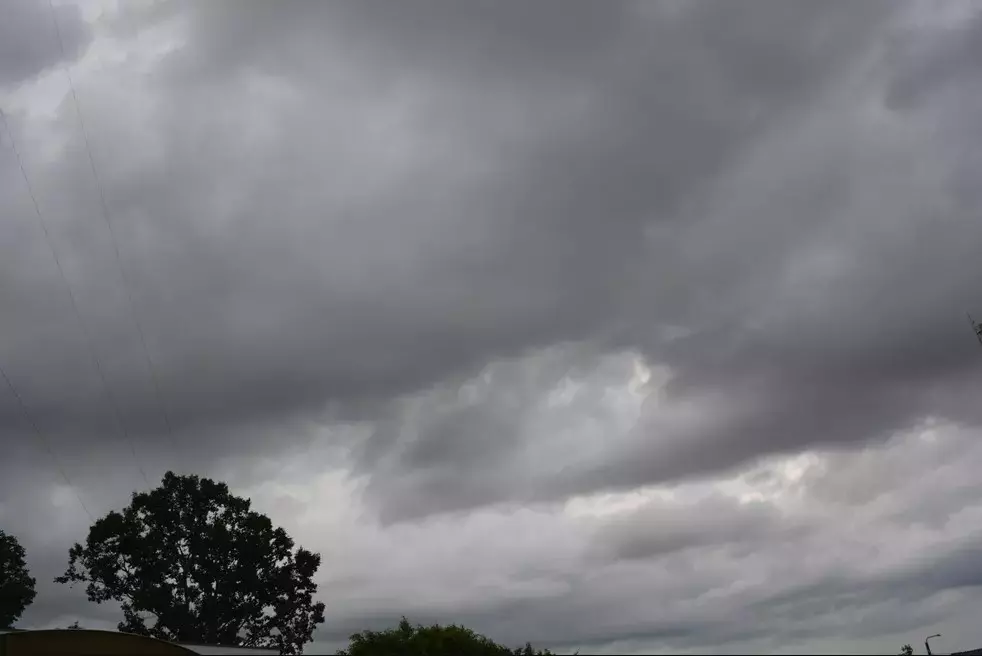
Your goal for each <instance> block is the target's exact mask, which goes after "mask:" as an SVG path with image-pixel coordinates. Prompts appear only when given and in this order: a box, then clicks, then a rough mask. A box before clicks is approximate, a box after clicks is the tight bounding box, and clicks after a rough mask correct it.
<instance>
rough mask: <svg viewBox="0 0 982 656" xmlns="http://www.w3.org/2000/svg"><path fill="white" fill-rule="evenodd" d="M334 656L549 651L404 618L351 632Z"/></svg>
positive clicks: (544, 655)
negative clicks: (510, 645) (512, 646)
mask: <svg viewBox="0 0 982 656" xmlns="http://www.w3.org/2000/svg"><path fill="white" fill-rule="evenodd" d="M337 656H551V652H550V651H549V650H544V651H540V650H536V649H533V648H532V646H531V645H529V644H527V643H526V645H525V646H524V647H519V648H517V649H509V648H508V647H505V646H503V645H499V644H497V643H495V642H493V641H492V640H490V639H488V638H485V637H484V636H482V635H480V634H477V633H474V632H473V631H471V630H470V629H467V628H464V627H462V626H457V625H453V624H451V625H450V626H440V625H439V624H434V625H433V626H422V625H416V626H413V625H411V624H410V623H409V620H407V619H406V618H405V617H403V618H402V621H401V622H399V626H397V627H395V628H393V629H387V630H385V631H362V632H361V633H356V634H354V635H353V636H351V643H350V644H349V645H348V648H347V649H344V650H341V651H339V652H338V654H337Z"/></svg>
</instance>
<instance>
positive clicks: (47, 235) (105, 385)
mask: <svg viewBox="0 0 982 656" xmlns="http://www.w3.org/2000/svg"><path fill="white" fill-rule="evenodd" d="M0 120H2V121H3V127H4V131H5V132H6V133H7V136H8V137H9V139H10V149H11V150H12V151H13V153H14V157H15V158H16V160H17V166H18V167H19V168H20V173H21V176H23V178H24V185H25V187H26V188H27V193H28V194H29V195H30V197H31V203H33V205H34V215H35V216H36V217H37V219H38V223H40V225H41V230H42V231H43V232H44V240H45V242H47V244H48V250H49V251H50V252H51V258H52V259H53V260H54V261H55V266H57V267H58V273H59V275H60V276H61V280H62V282H63V283H64V284H65V290H66V291H67V292H68V298H69V300H70V301H71V303H72V310H74V312H75V319H76V320H77V321H78V325H79V328H80V329H81V331H82V335H83V337H84V338H85V343H86V346H87V348H88V351H89V356H90V357H91V358H92V363H93V364H94V365H95V368H96V371H97V372H98V373H99V379H100V380H101V381H102V391H103V394H104V396H105V397H106V402H107V403H108V404H109V407H110V408H111V409H112V412H113V416H114V417H115V420H116V425H117V426H118V427H119V430H120V432H121V433H122V435H123V438H124V439H125V440H126V441H127V443H128V444H129V447H130V452H131V453H132V454H133V460H134V461H136V466H137V469H139V470H140V476H142V477H143V480H144V482H145V483H146V484H147V487H150V480H149V479H148V478H147V473H146V471H144V469H143V465H141V464H140V458H139V456H137V454H136V447H135V446H134V445H133V439H132V438H131V437H130V434H129V431H127V430H126V425H125V424H124V423H123V418H122V415H121V414H120V412H119V406H118V405H117V404H116V400H115V399H114V398H113V395H112V390H111V389H110V388H109V381H108V379H107V378H106V372H105V371H104V370H103V368H102V362H100V361H99V354H98V353H96V349H95V345H94V344H93V342H92V335H91V334H90V332H89V329H88V326H87V325H86V323H85V319H84V318H83V317H82V312H81V311H80V310H79V308H78V301H77V300H76V299H75V291H74V290H73V289H72V284H71V283H70V282H69V281H68V276H67V275H66V274H65V268H64V267H63V266H62V264H61V259H60V258H59V257H58V250H57V249H56V248H55V245H54V240H52V238H51V232H50V231H49V230H48V223H47V221H45V220H44V215H43V214H41V206H40V205H39V204H38V200H37V195H36V194H35V193H34V186H33V185H32V184H31V179H30V178H29V177H28V175H27V169H26V168H25V167H24V160H23V159H22V158H21V155H20V149H19V148H17V140H16V139H15V138H14V132H13V130H11V129H10V123H9V122H8V121H7V115H6V114H4V112H3V110H0Z"/></svg>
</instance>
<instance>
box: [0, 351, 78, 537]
mask: <svg viewBox="0 0 982 656" xmlns="http://www.w3.org/2000/svg"><path fill="white" fill-rule="evenodd" d="M0 377H2V378H3V382H5V383H6V384H7V388H8V389H9V390H10V393H11V394H12V395H13V396H14V398H15V399H16V400H17V405H18V406H20V409H21V412H23V413H24V416H25V417H26V418H27V421H28V423H29V424H30V425H31V428H33V429H34V435H35V436H36V437H37V439H38V442H40V443H41V446H42V447H43V448H44V450H45V451H47V452H48V455H49V456H51V460H53V461H54V463H55V467H57V468H58V473H59V474H61V477H62V479H64V481H65V484H66V485H67V486H68V487H69V489H71V491H72V492H73V493H74V494H75V498H76V499H78V505H80V506H82V510H84V511H85V514H86V515H88V516H89V521H91V522H95V517H93V516H92V513H91V512H89V508H88V506H86V505H85V502H84V501H82V496H81V495H80V494H79V493H78V488H76V487H75V486H74V485H73V484H72V479H70V478H68V474H67V473H66V472H65V468H64V466H62V464H61V460H59V459H58V456H57V455H56V454H55V451H54V449H52V448H51V444H50V443H49V442H48V440H47V439H46V438H45V437H44V433H43V432H41V427H40V426H39V425H38V422H37V420H36V419H35V417H34V413H33V412H31V409H30V408H28V407H27V404H26V403H24V399H23V397H21V395H20V392H18V391H17V388H16V387H14V382H13V381H12V380H10V376H8V375H7V371H6V370H5V369H4V368H3V365H0Z"/></svg>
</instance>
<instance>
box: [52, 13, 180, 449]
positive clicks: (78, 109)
mask: <svg viewBox="0 0 982 656" xmlns="http://www.w3.org/2000/svg"><path fill="white" fill-rule="evenodd" d="M48 9H49V10H50V13H51V22H52V24H53V25H54V28H55V34H56V35H57V36H58V46H59V47H60V48H61V55H62V59H63V60H65V61H68V55H67V52H66V50H65V40H64V38H63V36H62V34H61V26H60V25H59V24H58V17H57V15H56V13H55V7H54V3H53V2H52V1H51V0H48ZM65 77H66V78H68V88H69V90H70V91H71V94H72V101H73V103H74V105H75V115H76V116H77V118H78V125H79V131H80V132H81V134H82V141H83V143H84V145H85V152H86V154H87V155H88V159H89V168H90V170H91V171H92V177H93V179H94V180H95V184H96V187H97V189H98V191H99V204H100V206H101V208H102V218H103V219H104V220H105V224H106V228H107V229H108V231H109V237H110V240H111V241H112V245H113V251H114V252H115V254H116V266H117V269H118V271H119V277H120V281H121V282H122V285H123V289H124V290H125V292H126V303H127V306H128V308H129V312H130V318H131V319H132V321H133V325H134V326H135V328H136V332H137V335H138V336H139V339H140V346H141V347H142V349H143V355H144V360H145V361H146V365H147V372H148V373H149V375H150V380H151V383H152V385H153V393H154V397H155V399H156V401H157V405H158V407H159V408H160V412H161V416H162V418H163V421H164V427H165V428H166V429H167V435H168V437H169V438H170V441H171V446H172V447H173V448H174V450H175V455H176V454H177V444H176V442H175V440H174V430H173V425H172V422H171V419H170V413H169V412H168V410H167V404H166V403H165V402H164V396H163V393H162V392H161V387H160V377H159V376H158V375H157V366H156V364H155V363H154V360H153V357H152V356H151V355H150V349H149V348H148V347H147V338H146V332H145V331H144V330H143V323H142V322H141V321H140V316H139V313H138V312H137V311H136V303H135V301H134V300H133V289H132V286H131V285H130V284H129V279H128V277H127V275H126V267H124V266H123V257H122V255H121V254H120V249H119V240H118V239H117V238H116V230H115V229H114V228H113V222H112V219H111V218H110V213H109V204H108V203H107V202H106V191H105V187H104V186H103V184H102V178H101V177H100V176H99V170H98V168H97V167H96V164H95V157H93V155H92V146H91V143H90V141H89V133H88V130H87V129H86V127H85V118H84V116H83V114H82V106H81V104H80V103H79V101H78V93H77V92H76V90H75V81H74V80H73V79H72V72H71V70H70V68H69V67H68V65H67V64H66V65H65Z"/></svg>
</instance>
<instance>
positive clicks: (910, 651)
mask: <svg viewBox="0 0 982 656" xmlns="http://www.w3.org/2000/svg"><path fill="white" fill-rule="evenodd" d="M900 656H914V648H913V647H911V646H910V645H904V646H903V647H901V648H900Z"/></svg>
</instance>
